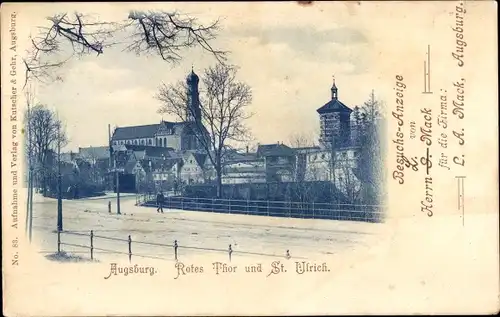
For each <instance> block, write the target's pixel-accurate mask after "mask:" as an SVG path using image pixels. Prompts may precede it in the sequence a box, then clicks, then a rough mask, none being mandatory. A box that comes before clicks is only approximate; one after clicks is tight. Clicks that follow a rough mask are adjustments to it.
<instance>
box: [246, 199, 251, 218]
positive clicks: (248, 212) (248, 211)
mask: <svg viewBox="0 0 500 317" xmlns="http://www.w3.org/2000/svg"><path fill="white" fill-rule="evenodd" d="M249 205H250V201H249V200H248V199H247V215H249V214H250V206H249Z"/></svg>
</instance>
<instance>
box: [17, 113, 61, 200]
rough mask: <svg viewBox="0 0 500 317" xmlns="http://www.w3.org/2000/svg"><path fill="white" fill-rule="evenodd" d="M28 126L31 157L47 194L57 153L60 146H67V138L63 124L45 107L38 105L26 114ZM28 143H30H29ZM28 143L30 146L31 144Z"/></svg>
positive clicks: (43, 189)
mask: <svg viewBox="0 0 500 317" xmlns="http://www.w3.org/2000/svg"><path fill="white" fill-rule="evenodd" d="M26 125H27V129H29V135H30V136H31V142H29V143H31V149H30V150H29V151H28V155H31V158H32V162H33V165H34V166H35V174H36V176H37V180H38V186H39V187H41V188H42V191H43V194H44V195H45V194H46V190H47V185H48V184H47V181H48V177H49V175H50V173H51V172H54V171H53V170H52V169H53V167H54V162H55V160H56V159H58V158H56V157H55V153H56V149H57V147H58V146H61V147H62V146H64V145H66V144H67V137H66V135H65V133H64V131H62V123H61V121H60V120H59V119H58V118H57V117H56V114H55V113H54V112H53V111H51V110H50V109H48V108H47V107H46V106H45V105H42V104H38V105H36V106H34V107H33V108H31V109H30V112H29V113H27V114H26ZM27 143H28V142H27ZM29 143H28V144H29Z"/></svg>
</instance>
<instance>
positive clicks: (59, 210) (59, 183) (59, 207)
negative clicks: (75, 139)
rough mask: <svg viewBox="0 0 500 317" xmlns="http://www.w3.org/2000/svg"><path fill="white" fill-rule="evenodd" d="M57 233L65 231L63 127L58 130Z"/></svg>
mask: <svg viewBox="0 0 500 317" xmlns="http://www.w3.org/2000/svg"><path fill="white" fill-rule="evenodd" d="M57 231H58V232H61V231H63V217H62V180H61V125H60V124H59V125H58V128H57Z"/></svg>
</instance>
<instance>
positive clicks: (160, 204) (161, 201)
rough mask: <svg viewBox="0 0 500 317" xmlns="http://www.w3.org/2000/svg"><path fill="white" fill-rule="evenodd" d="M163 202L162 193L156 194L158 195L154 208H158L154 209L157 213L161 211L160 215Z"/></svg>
mask: <svg viewBox="0 0 500 317" xmlns="http://www.w3.org/2000/svg"><path fill="white" fill-rule="evenodd" d="M163 200H164V197H163V193H162V192H158V194H157V195H156V206H158V208H157V209H156V211H157V212H160V211H161V213H163Z"/></svg>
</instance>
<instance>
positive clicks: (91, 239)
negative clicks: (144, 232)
mask: <svg viewBox="0 0 500 317" xmlns="http://www.w3.org/2000/svg"><path fill="white" fill-rule="evenodd" d="M63 235H74V236H80V237H86V238H87V239H88V244H76V243H70V242H63V241H62V237H63ZM96 240H111V241H118V242H121V243H123V247H124V248H123V249H125V246H127V247H128V248H127V249H128V251H121V250H123V249H121V250H115V249H106V248H101V247H99V245H98V244H97V245H96ZM141 245H149V246H155V247H159V248H162V249H163V250H171V251H172V256H171V257H165V256H158V255H154V254H144V253H142V254H141V253H140V252H137V251H136V250H139V251H140V246H141ZM65 246H68V247H73V248H80V249H86V250H87V252H88V254H89V257H90V259H91V260H96V259H95V255H96V251H97V252H101V253H107V254H121V255H126V256H128V260H129V262H132V257H140V258H150V259H157V260H174V261H179V257H180V251H179V250H197V251H206V252H219V253H225V254H226V255H227V256H228V259H229V261H231V259H232V257H233V255H234V254H242V255H254V256H270V257H275V258H276V257H283V258H285V259H290V258H291V255H290V250H286V251H285V252H284V253H283V254H282V255H276V254H268V253H258V252H249V251H242V250H233V247H232V245H231V244H229V246H228V247H227V248H226V249H222V248H205V247H195V246H186V245H181V244H180V243H179V242H178V241H177V240H174V241H173V243H172V244H166V243H156V242H146V241H135V240H132V237H131V236H130V235H128V237H127V238H126V239H122V238H116V237H107V236H101V235H99V234H95V233H94V231H93V230H90V232H88V233H87V232H76V231H58V232H57V253H58V254H60V253H61V252H65V251H66V250H64V247H65ZM79 253H81V252H79ZM158 253H160V252H158ZM182 254H184V255H185V254H186V252H182ZM294 258H295V259H305V258H304V257H294Z"/></svg>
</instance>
